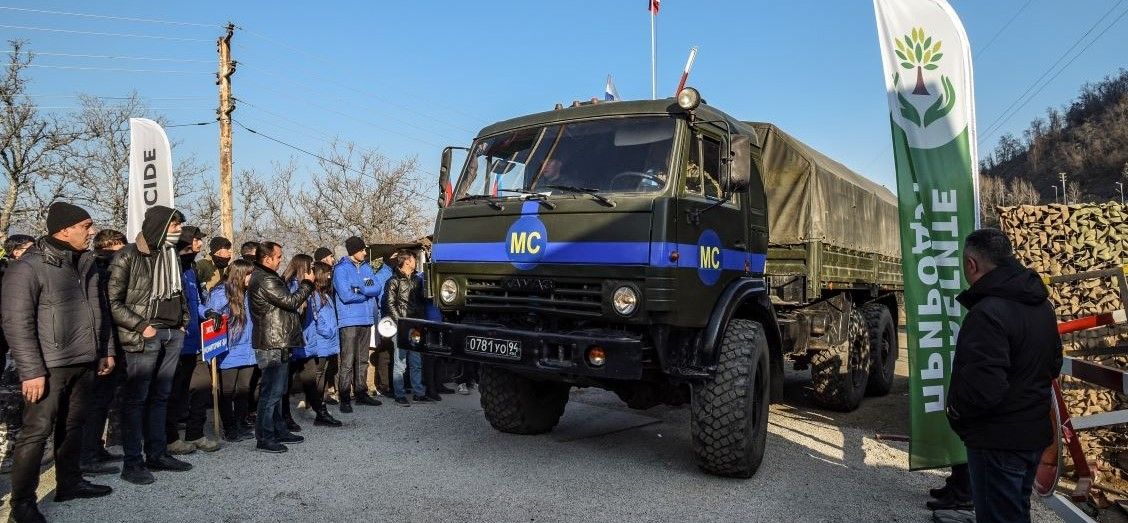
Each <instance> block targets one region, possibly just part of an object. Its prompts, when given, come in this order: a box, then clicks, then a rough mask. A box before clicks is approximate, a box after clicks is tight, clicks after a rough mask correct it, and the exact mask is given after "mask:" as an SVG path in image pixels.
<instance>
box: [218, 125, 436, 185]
mask: <svg viewBox="0 0 1128 523" xmlns="http://www.w3.org/2000/svg"><path fill="white" fill-rule="evenodd" d="M231 122H232V123H234V124H235V125H238V126H239V127H241V128H243V130H245V131H247V132H249V133H251V134H257V135H259V136H261V137H263V138H266V139H267V140H270V141H272V142H275V143H277V144H279V145H282V146H285V147H289V148H290V149H293V150H295V151H298V152H300V153H303V154H306V155H309V156H312V157H314V158H317V159H318V160H321V161H323V162H326V163H330V164H333V165H336V166H337V167H340V168H341V169H343V170H345V171H347V172H351V173H353V174H357V175H360V176H370V174H368V173H365V172H362V171H358V170H356V169H353V168H351V167H349V166H347V165H345V164H344V163H341V162H337V161H334V160H330V159H329V158H326V157H324V156H321V155H320V154H317V153H315V152H311V151H309V150H307V149H303V148H301V147H298V146H296V145H293V144H290V143H287V142H284V141H282V140H279V139H278V138H275V137H273V136H270V135H268V134H263V133H261V132H258V131H256V130H254V129H251V128H250V127H247V126H245V125H243V123H242V122H240V121H239V120H236V119H234V118H232V119H231ZM416 171H419V172H422V173H425V174H430V173H426V171H422V170H419V169H416ZM405 190H406V191H407V192H410V193H412V194H413V195H414V196H416V197H419V198H426V197H425V196H423V195H422V194H421V193H419V191H417V190H415V189H412V188H410V187H408V188H405Z"/></svg>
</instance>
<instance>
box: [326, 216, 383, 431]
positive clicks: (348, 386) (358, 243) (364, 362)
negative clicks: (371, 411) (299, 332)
mask: <svg viewBox="0 0 1128 523" xmlns="http://www.w3.org/2000/svg"><path fill="white" fill-rule="evenodd" d="M345 251H346V252H348V256H345V257H343V258H341V260H340V261H338V262H337V265H336V266H334V267H333V290H334V291H336V292H335V296H336V300H337V322H338V323H337V326H338V327H339V328H340V332H341V355H340V357H339V361H340V366H339V370H338V371H337V394H338V395H339V396H340V399H341V412H344V413H346V414H348V413H350V412H352V399H351V398H350V393H349V392H350V391H352V394H351V396H355V397H356V402H357V403H358V404H360V405H372V406H379V405H380V404H381V402H380V400H378V399H376V398H373V397H371V396H369V395H368V345H369V343H370V340H371V339H372V325H373V324H375V323H376V316H377V313H378V312H379V303H380V295H381V294H383V292H384V282H385V281H386V280H382V279H380V278H378V277H377V276H376V273H374V272H372V265H371V264H369V263H368V248H367V247H366V246H365V244H364V240H362V239H361V238H360V237H358V236H353V237H351V238H349V239H347V240H345Z"/></svg>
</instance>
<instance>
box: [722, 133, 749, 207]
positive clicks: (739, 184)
mask: <svg viewBox="0 0 1128 523" xmlns="http://www.w3.org/2000/svg"><path fill="white" fill-rule="evenodd" d="M729 149H730V151H729V154H728V161H726V162H725V169H724V179H723V180H721V183H722V187H721V189H722V190H724V191H725V192H726V193H734V192H740V191H743V190H744V189H746V188H748V177H749V176H750V175H751V169H752V164H751V163H750V160H751V159H750V155H751V151H752V141H751V140H750V139H749V138H748V136H746V135H740V134H737V135H732V137H731V138H730V139H729Z"/></svg>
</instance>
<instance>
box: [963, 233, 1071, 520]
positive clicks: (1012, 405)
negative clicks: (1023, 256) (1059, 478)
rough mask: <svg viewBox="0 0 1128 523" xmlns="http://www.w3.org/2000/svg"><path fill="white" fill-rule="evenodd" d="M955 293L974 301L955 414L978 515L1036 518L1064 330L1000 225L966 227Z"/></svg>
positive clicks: (965, 327)
mask: <svg viewBox="0 0 1128 523" xmlns="http://www.w3.org/2000/svg"><path fill="white" fill-rule="evenodd" d="M964 274H965V275H966V277H967V281H968V283H969V284H970V285H971V287H970V288H968V289H967V290H966V291H964V292H963V293H961V294H960V295H959V296H957V297H956V299H957V300H958V301H959V302H960V304H961V305H963V306H964V307H966V308H967V309H968V312H967V317H966V318H965V319H964V322H963V325H962V326H961V327H960V332H959V337H958V338H957V339H956V357H955V361H954V362H953V364H952V382H951V386H950V387H949V388H948V406H947V410H948V422H949V423H950V424H951V426H952V430H954V431H955V432H956V434H958V435H959V436H960V439H962V440H963V442H964V445H966V446H967V465H968V470H969V471H970V473H971V497H972V502H973V503H974V505H975V518H976V521H979V522H980V523H984V522H1017V521H1030V490H1031V487H1032V486H1033V484H1034V475H1035V473H1036V471H1037V469H1038V462H1039V458H1040V457H1041V455H1042V450H1043V449H1045V448H1046V447H1047V446H1048V445H1049V444H1050V443H1051V442H1052V441H1053V438H1054V429H1053V425H1052V420H1051V418H1050V394H1051V382H1052V380H1053V379H1054V378H1056V377H1057V375H1058V373H1059V372H1060V370H1061V360H1062V355H1061V337H1060V336H1059V335H1058V331H1057V316H1056V315H1055V314H1054V308H1053V306H1052V305H1050V302H1049V301H1048V300H1047V298H1048V297H1049V293H1048V292H1047V291H1046V286H1045V285H1044V284H1043V283H1042V279H1041V278H1040V277H1039V276H1038V274H1037V273H1035V272H1034V271H1032V270H1030V269H1027V268H1026V267H1023V266H1022V265H1021V264H1019V262H1018V260H1017V259H1015V257H1014V250H1013V248H1012V247H1011V243H1010V240H1009V239H1007V237H1006V235H1004V234H1003V232H1002V231H1000V230H998V229H980V230H978V231H975V232H973V233H971V234H969V235H968V237H967V240H966V243H965V247H964Z"/></svg>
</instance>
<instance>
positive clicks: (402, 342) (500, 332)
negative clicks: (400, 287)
mask: <svg viewBox="0 0 1128 523" xmlns="http://www.w3.org/2000/svg"><path fill="white" fill-rule="evenodd" d="M396 338H397V339H396V341H397V344H398V346H399V347H400V348H402V349H408V350H414V351H419V352H422V353H425V354H433V355H436V356H445V357H449V358H454V359H458V360H464V361H473V362H478V363H483V364H487V365H494V366H499V367H506V368H510V369H513V370H517V371H526V372H537V373H545V374H555V375H564V376H586V377H593V378H610V379H619V380H638V379H640V378H642V372H643V364H642V353H643V348H644V347H643V343H642V342H641V341H639V340H636V339H633V338H612V337H599V336H586V335H570V334H555V333H546V332H530V331H522V330H513V329H505V328H497V327H489V326H481V325H463V324H456V323H445V322H437V321H427V320H419V319H409V318H405V319H401V320H399V322H398V332H397V334H396ZM483 340H488V341H485V342H483ZM483 343H486V344H487V346H490V347H492V346H494V345H501V344H503V343H504V344H507V345H504V346H505V347H508V350H506V351H494V353H492V354H491V353H487V352H483V351H482V350H481V347H482V344H483ZM514 344H517V345H514ZM475 346H477V347H479V350H477V351H475V350H473V347H475ZM514 347H516V349H514ZM593 349H602V350H603V354H604V358H603V364H602V365H596V364H594V363H593V362H592V361H589V357H588V356H589V353H590V352H591V351H592V350H593ZM499 352H505V354H501V353H499ZM514 353H515V354H514Z"/></svg>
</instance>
